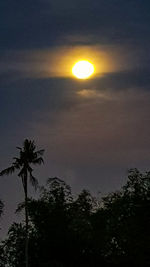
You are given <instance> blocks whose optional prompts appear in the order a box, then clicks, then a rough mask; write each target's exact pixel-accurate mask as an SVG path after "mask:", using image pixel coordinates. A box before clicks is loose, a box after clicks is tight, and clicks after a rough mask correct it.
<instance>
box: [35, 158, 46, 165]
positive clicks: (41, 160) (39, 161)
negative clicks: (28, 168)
mask: <svg viewBox="0 0 150 267" xmlns="http://www.w3.org/2000/svg"><path fill="white" fill-rule="evenodd" d="M42 163H44V160H43V158H42V157H39V158H36V159H34V160H33V161H32V164H35V165H36V164H38V165H41V164H42Z"/></svg>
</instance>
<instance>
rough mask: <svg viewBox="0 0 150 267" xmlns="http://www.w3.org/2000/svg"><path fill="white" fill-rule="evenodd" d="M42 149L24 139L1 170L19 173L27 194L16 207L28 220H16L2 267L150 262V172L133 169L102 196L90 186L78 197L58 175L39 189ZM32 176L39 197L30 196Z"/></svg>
mask: <svg viewBox="0 0 150 267" xmlns="http://www.w3.org/2000/svg"><path fill="white" fill-rule="evenodd" d="M43 153H44V150H36V146H35V144H34V142H33V141H30V140H25V141H24V144H23V147H22V148H19V157H17V158H15V159H14V161H13V164H12V166H10V167H9V168H7V169H5V170H3V171H1V173H0V175H1V176H3V175H4V174H11V173H13V172H14V171H17V173H18V176H19V178H21V181H22V184H23V188H24V193H25V200H24V202H23V203H20V204H19V205H18V207H17V212H24V214H25V220H23V221H22V222H21V223H13V224H12V225H11V226H10V228H9V231H8V234H7V236H6V238H5V239H4V240H3V241H2V242H1V244H0V267H5V266H6V267H26V266H29V267H77V266H79V267H85V266H86V267H99V266H102V267H109V266H111V267H113V266H114V267H118V266H123V267H125V266H137V267H138V266H139V267H142V266H147V267H148V266H150V253H149V250H150V172H145V173H141V172H140V171H139V170H137V169H131V170H129V173H128V177H127V181H126V184H125V185H124V186H123V187H122V188H121V189H120V190H118V191H116V192H112V193H110V194H107V195H106V196H105V197H102V198H101V199H98V198H96V197H94V196H92V195H91V193H90V192H89V191H87V190H82V191H81V192H80V193H79V194H78V195H77V196H74V195H73V194H72V192H71V187H70V186H69V185H68V184H66V183H65V182H64V181H63V180H61V179H60V178H57V177H54V178H49V179H48V180H47V183H46V185H45V186H42V187H38V183H37V180H36V179H35V178H34V177H33V165H36V164H41V163H43ZM10 168H12V169H10ZM1 179H2V178H1ZM28 179H31V182H32V184H33V185H34V186H36V187H37V190H38V191H39V197H38V199H34V198H31V197H29V196H28V195H27V192H26V190H27V188H28ZM25 184H26V186H25ZM25 188H26V190H25ZM3 209H4V206H3V203H2V201H1V202H0V214H2V211H3Z"/></svg>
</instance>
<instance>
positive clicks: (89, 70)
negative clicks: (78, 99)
mask: <svg viewBox="0 0 150 267" xmlns="http://www.w3.org/2000/svg"><path fill="white" fill-rule="evenodd" d="M72 73H73V75H74V76H75V77H76V78H78V79H88V78H89V77H90V76H91V75H92V74H93V73H94V65H93V64H92V63H91V62H89V61H87V60H81V61H78V62H77V63H76V64H75V65H74V66H73V68H72Z"/></svg>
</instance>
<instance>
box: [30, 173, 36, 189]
mask: <svg viewBox="0 0 150 267" xmlns="http://www.w3.org/2000/svg"><path fill="white" fill-rule="evenodd" d="M30 182H31V184H32V186H33V187H34V188H35V190H37V188H38V180H37V179H36V178H35V177H34V176H33V175H32V172H31V173H30Z"/></svg>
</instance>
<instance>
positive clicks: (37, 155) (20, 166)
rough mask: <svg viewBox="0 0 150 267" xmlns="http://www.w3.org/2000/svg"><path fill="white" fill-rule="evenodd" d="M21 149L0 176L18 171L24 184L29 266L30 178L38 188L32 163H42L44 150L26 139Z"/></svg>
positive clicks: (26, 251)
mask: <svg viewBox="0 0 150 267" xmlns="http://www.w3.org/2000/svg"><path fill="white" fill-rule="evenodd" d="M17 149H19V157H15V158H13V159H14V161H13V163H12V165H11V166H10V167H9V168H7V169H4V170H3V171H1V173H0V176H3V175H10V174H13V173H14V172H15V171H18V177H20V178H21V180H22V185H23V189H24V195H25V224H26V237H25V266H26V267H28V225H29V220H28V178H30V182H31V184H32V186H34V187H35V189H36V188H37V185H38V181H37V179H36V178H35V177H34V176H33V175H32V172H33V168H32V167H31V166H32V165H37V164H38V165H40V164H42V163H43V162H44V161H43V158H42V155H43V153H44V150H43V149H42V150H38V151H36V146H35V143H34V141H31V140H28V139H25V140H24V143H23V147H22V148H21V147H17Z"/></svg>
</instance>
